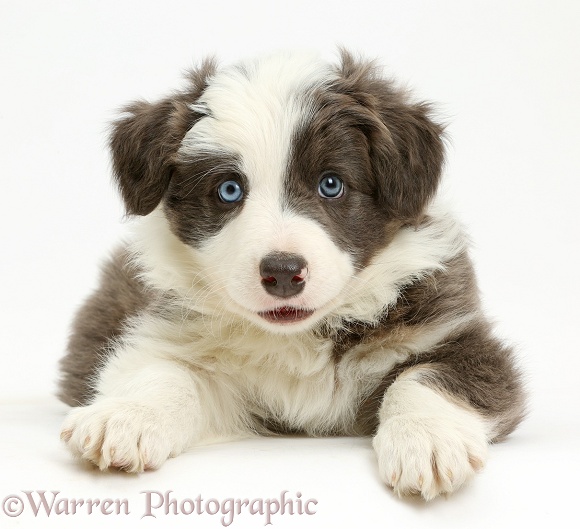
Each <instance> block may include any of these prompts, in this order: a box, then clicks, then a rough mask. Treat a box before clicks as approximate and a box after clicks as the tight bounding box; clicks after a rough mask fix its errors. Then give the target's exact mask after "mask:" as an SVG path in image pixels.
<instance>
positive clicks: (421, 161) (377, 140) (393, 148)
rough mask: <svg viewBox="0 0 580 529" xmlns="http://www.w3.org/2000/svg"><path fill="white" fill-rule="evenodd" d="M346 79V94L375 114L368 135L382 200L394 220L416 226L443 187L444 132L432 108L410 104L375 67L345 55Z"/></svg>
mask: <svg viewBox="0 0 580 529" xmlns="http://www.w3.org/2000/svg"><path fill="white" fill-rule="evenodd" d="M341 74H342V76H343V79H344V81H345V82H346V83H347V84H348V89H347V93H348V94H349V95H350V96H351V97H353V98H354V99H355V100H356V101H357V103H358V104H360V105H362V106H363V107H364V108H365V110H366V111H367V112H370V113H372V114H373V115H374V120H373V121H374V123H372V124H370V125H367V126H366V127H365V133H366V134H367V137H368V139H369V149H370V154H371V163H372V166H373V171H374V173H375V178H376V180H377V184H378V188H379V193H380V195H381V200H382V201H383V203H384V204H385V206H386V208H387V209H388V211H389V214H390V215H392V216H394V217H397V218H400V219H402V220H405V221H412V220H414V219H416V218H417V217H418V216H419V215H420V214H421V212H422V211H423V209H424V207H425V206H426V204H427V202H428V201H429V199H430V198H431V197H432V196H433V195H434V194H435V191H436V190H437V187H438V185H439V180H440V177H441V171H442V168H443V161H444V155H445V148H444V144H443V127H442V126H441V125H439V124H437V123H436V122H435V121H433V120H432V119H431V117H430V114H431V107H430V106H429V105H428V104H426V103H410V102H409V100H408V96H407V94H406V93H405V92H404V91H402V90H400V89H398V88H396V87H395V85H394V84H393V82H391V81H389V80H385V79H384V78H383V77H382V76H381V75H380V74H379V73H378V72H377V69H376V67H375V66H374V65H373V64H372V63H361V62H357V61H356V60H354V58H353V57H352V56H351V55H350V54H348V53H347V52H344V51H343V52H342V64H341Z"/></svg>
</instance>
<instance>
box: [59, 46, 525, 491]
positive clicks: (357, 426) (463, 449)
mask: <svg viewBox="0 0 580 529" xmlns="http://www.w3.org/2000/svg"><path fill="white" fill-rule="evenodd" d="M442 134H443V128H442V126H441V125H439V124H437V123H436V122H435V121H434V120H433V119H432V117H431V111H430V106H429V105H427V104H425V103H415V102H412V101H411V100H410V98H409V97H408V95H407V94H406V93H405V92H404V91H402V90H400V89H399V88H397V87H396V85H394V84H393V83H392V82H391V81H389V80H386V79H385V78H383V77H382V75H381V73H380V71H379V70H378V69H377V68H376V67H375V66H374V65H373V63H369V62H365V61H363V60H360V59H357V58H355V57H353V56H352V55H350V54H349V53H347V52H344V51H343V52H341V57H340V59H339V61H338V62H337V64H329V63H327V62H325V61H322V60H321V59H319V58H317V57H313V56H310V55H305V54H277V55H274V56H270V57H266V58H261V59H258V60H253V61H247V62H242V63H240V64H237V65H234V66H229V67H224V68H218V67H217V66H216V64H215V63H214V62H213V61H206V62H205V63H203V64H202V65H201V66H200V67H199V68H198V69H196V70H195V71H193V72H191V73H190V75H189V79H188V86H187V87H186V88H185V89H184V90H182V91H180V92H176V93H174V94H173V95H171V96H170V97H168V98H166V99H163V100H161V101H159V102H157V103H148V102H144V101H142V102H137V103H134V104H132V105H130V106H128V107H127V108H126V109H125V113H124V114H123V115H122V116H121V118H120V119H119V120H118V121H117V122H116V123H115V124H114V127H113V132H112V136H111V150H112V157H113V167H114V174H115V178H116V182H117V184H118V186H119V189H120V192H121V195H122V197H123V200H124V202H125V205H126V209H127V212H128V214H130V215H132V216H135V217H136V222H135V226H134V233H133V235H132V238H131V240H130V242H129V243H128V244H126V245H124V246H121V247H120V248H119V249H118V250H117V251H116V252H115V253H114V255H113V256H112V257H111V259H110V260H109V261H108V263H107V264H106V265H105V266H104V269H103V273H102V278H101V283H100V286H99V288H98V289H97V290H96V291H95V292H94V293H93V294H92V295H91V296H90V297H89V298H88V300H87V301H86V303H85V305H84V306H83V307H82V308H81V310H80V311H79V313H78V315H77V317H76V320H75V322H74V325H73V330H72V335H71V337H70V343H69V347H68V353H67V354H66V356H65V357H64V358H63V360H62V362H61V369H62V379H61V383H60V398H61V399H62V400H63V401H64V402H66V403H68V404H70V405H71V406H76V408H75V409H74V410H72V411H71V412H70V413H69V415H68V417H67V419H66V421H65V424H64V426H63V430H62V438H63V439H64V441H65V442H66V443H67V445H68V447H69V448H70V449H71V450H72V452H73V453H74V454H75V455H77V456H80V457H81V458H83V459H86V460H88V461H91V462H93V463H94V464H95V465H97V466H98V467H99V468H101V469H106V468H108V467H117V468H121V469H124V470H126V471H128V472H141V471H143V470H146V469H154V468H157V467H159V466H160V465H161V464H163V462H164V461H165V460H166V459H167V458H169V457H174V456H176V455H178V454H179V453H181V452H183V451H184V450H187V449H188V448H191V447H192V446H194V445H196V443H201V442H204V443H205V442H208V441H209V440H213V439H224V438H225V439H232V438H239V437H244V436H248V435H255V434H272V433H284V432H302V433H306V434H310V435H364V436H372V443H373V447H374V449H375V451H376V455H377V459H378V467H379V473H380V476H381V478H382V479H383V480H384V482H385V483H386V484H387V485H389V486H390V487H392V488H393V489H394V490H395V492H396V493H398V494H399V495H404V494H414V493H418V494H421V495H422V496H423V497H424V498H425V499H427V500H429V499H432V498H434V497H436V496H437V495H438V494H441V493H448V492H451V491H454V490H456V489H457V488H458V487H460V486H461V485H462V484H463V483H464V482H465V481H466V480H467V479H468V478H470V477H471V476H472V475H473V474H474V473H475V471H477V470H479V469H480V468H482V466H483V465H484V463H485V461H486V458H487V451H488V444H489V443H490V442H494V441H498V440H501V439H503V438H504V437H505V436H506V435H507V434H508V433H510V432H511V431H512V430H513V429H514V427H515V426H516V425H517V424H518V423H519V421H520V420H521V418H522V416H523V409H524V397H523V392H522V385H521V375H520V373H519V371H518V369H517V368H516V366H515V365H514V357H513V353H512V351H511V350H510V348H508V347H506V346H505V345H504V344H502V343H501V342H500V341H499V340H498V339H497V338H495V337H494V336H493V334H492V330H491V328H490V324H489V322H488V320H487V319H486V318H485V316H484V314H482V310H481V306H480V300H479V298H478V290H477V285H476V280H475V277H474V272H473V268H472V265H471V262H470V259H469V256H468V251H467V243H466V238H465V236H464V234H463V232H462V229H461V227H460V226H459V224H458V223H457V221H456V220H455V219H454V218H453V216H452V215H450V213H449V212H448V211H446V210H445V208H444V207H442V206H441V204H440V203H439V200H438V199H437V198H436V191H437V188H438V184H439V180H440V175H441V170H442V164H443V159H444V145H443V141H442Z"/></svg>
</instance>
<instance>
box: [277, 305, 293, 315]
mask: <svg viewBox="0 0 580 529" xmlns="http://www.w3.org/2000/svg"><path fill="white" fill-rule="evenodd" d="M293 312H296V309H293V308H292V307H280V308H279V309H276V314H277V315H278V316H289V315H290V314H292V313H293Z"/></svg>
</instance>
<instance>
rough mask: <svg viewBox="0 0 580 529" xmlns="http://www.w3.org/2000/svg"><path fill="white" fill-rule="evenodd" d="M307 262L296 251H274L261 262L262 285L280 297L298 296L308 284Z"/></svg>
mask: <svg viewBox="0 0 580 529" xmlns="http://www.w3.org/2000/svg"><path fill="white" fill-rule="evenodd" d="M307 271H308V270H307V263H306V260H305V259H304V257H302V256H301V255H298V254H295V253H287V252H272V253H269V254H268V255H266V257H264V258H263V259H262V262H261V263H260V275H261V276H262V286H263V287H264V288H265V289H266V292H268V294H271V295H272V296H276V297H278V298H289V297H292V296H296V295H298V294H300V292H302V290H304V285H305V284H306V274H307Z"/></svg>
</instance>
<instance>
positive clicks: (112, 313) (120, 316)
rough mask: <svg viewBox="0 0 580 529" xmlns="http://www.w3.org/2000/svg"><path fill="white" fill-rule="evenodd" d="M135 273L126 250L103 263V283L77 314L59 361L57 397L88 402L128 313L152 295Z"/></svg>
mask: <svg viewBox="0 0 580 529" xmlns="http://www.w3.org/2000/svg"><path fill="white" fill-rule="evenodd" d="M136 276H137V270H136V269H135V267H134V265H132V264H131V263H130V261H129V257H128V255H127V253H126V251H125V250H120V251H118V252H117V253H115V254H114V255H113V256H112V258H111V260H110V261H108V262H107V263H106V264H105V266H104V267H103V270H102V273H101V280H100V286H99V287H98V289H97V290H96V291H95V292H94V293H93V294H91V296H89V298H88V299H87V300H86V301H85V303H84V304H83V306H82V307H81V309H80V310H79V311H78V313H77V314H76V317H75V319H74V322H73V325H72V332H71V335H70V338H69V342H68V347H67V354H66V355H65V356H64V357H63V358H62V360H61V362H60V369H61V380H60V383H59V392H58V397H59V398H60V399H61V400H62V401H63V402H65V403H66V404H69V405H70V406H81V405H85V404H87V403H88V401H89V400H90V398H91V397H92V394H93V388H92V386H91V380H92V378H93V377H94V375H95V374H96V373H97V371H98V369H99V367H100V366H101V364H102V363H103V361H104V360H105V359H106V357H107V355H108V354H109V349H108V345H109V344H110V343H111V341H112V340H114V339H115V338H117V337H119V336H120V335H121V333H122V332H123V328H124V325H125V323H126V322H127V320H128V318H129V317H131V316H133V315H136V314H137V313H138V312H140V311H142V310H144V309H145V308H146V307H147V306H148V304H149V302H150V299H149V296H148V295H147V292H146V290H145V288H144V286H143V284H142V283H141V282H140V281H139V279H137V277H136Z"/></svg>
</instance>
